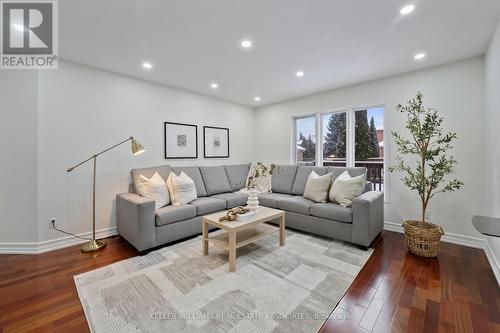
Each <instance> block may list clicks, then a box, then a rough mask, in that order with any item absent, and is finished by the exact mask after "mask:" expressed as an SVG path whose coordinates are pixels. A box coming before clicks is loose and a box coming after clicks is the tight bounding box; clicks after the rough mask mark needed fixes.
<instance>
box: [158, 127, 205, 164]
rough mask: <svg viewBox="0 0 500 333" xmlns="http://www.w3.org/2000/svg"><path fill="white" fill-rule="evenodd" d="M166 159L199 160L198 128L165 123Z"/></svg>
mask: <svg viewBox="0 0 500 333" xmlns="http://www.w3.org/2000/svg"><path fill="white" fill-rule="evenodd" d="M164 140H165V142H164V145H165V158H166V159H180V158H198V126H196V125H190V124H180V123H172V122H165V123H164Z"/></svg>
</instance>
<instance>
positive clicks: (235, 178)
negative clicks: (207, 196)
mask: <svg viewBox="0 0 500 333" xmlns="http://www.w3.org/2000/svg"><path fill="white" fill-rule="evenodd" d="M224 169H225V170H226V175H227V179H228V180H229V185H231V191H232V192H236V191H239V190H241V189H242V188H243V187H245V185H246V184H245V183H246V181H247V177H248V171H250V164H235V165H224Z"/></svg>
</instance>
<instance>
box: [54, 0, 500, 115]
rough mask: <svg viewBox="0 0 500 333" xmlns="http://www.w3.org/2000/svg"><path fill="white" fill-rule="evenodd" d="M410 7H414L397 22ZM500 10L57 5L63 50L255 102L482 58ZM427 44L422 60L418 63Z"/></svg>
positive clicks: (433, 4) (387, 0)
mask: <svg viewBox="0 0 500 333" xmlns="http://www.w3.org/2000/svg"><path fill="white" fill-rule="evenodd" d="M407 3H413V4H415V5H416V9H415V11H414V12H413V13H412V14H410V15H408V16H405V17H402V16H401V15H400V14H399V10H400V8H401V7H402V6H403V5H405V4H407ZM499 17H500V1H498V0H428V1H419V0H408V2H406V1H400V0H197V1H196V0H175V1H174V0H155V1H153V0H150V1H144V0H128V1H125V0H84V1H83V0H61V1H59V34H60V42H59V50H60V56H61V58H63V59H66V60H70V61H74V62H78V63H82V64H86V65H90V66H94V67H98V68H103V69H106V70H110V71H113V72H117V73H122V74H126V75H130V76H134V77H138V78H142V79H145V80H148V81H153V82H158V83H163V84H166V85H169V86H174V87H178V88H182V89H186V90H189V91H193V92H197V93H201V94H205V95H210V96H215V97H218V98H222V99H225V100H229V101H234V102H237V103H240V104H244V105H250V106H257V105H266V104H271V103H274V102H278V101H282V100H286V99H290V98H295V97H299V96H304V95H309V94H312V93H317V92H320V91H325V90H328V89H333V88H338V87H341V86H345V85H349V84H353V83H358V82H362V81H367V80H371V79H375V78H380V77H385V76H389V75H393V74H397V73H402V72H407V71H412V70H416V69H420V68H424V67H429V66H433V65H436V64H440V63H445V62H450V61H453V60H458V59H463V58H467V57H472V56H476V55H481V54H483V53H484V52H485V50H486V48H487V46H488V43H489V40H490V37H491V35H492V33H493V30H494V28H495V26H496V22H497V21H498V18H499ZM243 38H248V39H251V40H252V41H253V44H254V45H253V47H252V49H250V50H242V49H241V48H240V45H239V43H240V41H241V40H242V39H243ZM420 51H424V52H426V53H427V58H426V59H425V60H424V61H421V62H416V61H415V60H413V55H414V54H415V53H417V52H420ZM143 61H150V62H151V63H152V64H153V66H154V67H153V69H152V70H150V71H146V70H144V69H143V68H142V66H141V64H142V62H143ZM297 70H303V71H304V72H305V76H304V77H302V78H297V77H295V72H296V71H297ZM211 82H217V83H218V84H219V89H217V90H216V91H214V90H212V89H211V88H210V83H211ZM254 96H260V97H261V98H262V100H261V102H260V103H257V102H254V100H253V98H254Z"/></svg>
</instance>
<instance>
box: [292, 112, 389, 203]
mask: <svg viewBox="0 0 500 333" xmlns="http://www.w3.org/2000/svg"><path fill="white" fill-rule="evenodd" d="M380 107H381V108H384V119H383V123H384V202H385V203H389V177H388V175H389V172H388V167H387V166H388V157H389V156H390V140H388V138H389V137H388V135H387V134H390V131H389V122H388V117H387V116H386V104H385V103H369V104H364V105H356V106H347V107H342V108H336V109H332V110H325V111H321V112H314V113H307V114H302V115H298V116H292V119H291V121H292V126H291V128H292V135H291V137H292V158H291V163H292V164H297V124H296V121H297V119H302V118H311V117H315V137H316V159H315V163H316V165H317V166H320V165H323V145H322V144H321V143H322V141H323V135H324V133H323V115H325V114H332V113H340V112H345V113H346V133H347V138H346V166H347V167H353V166H354V165H355V163H356V161H355V156H354V155H355V150H354V149H355V142H354V141H355V133H354V127H355V117H354V115H355V112H356V111H360V110H366V109H373V108H380Z"/></svg>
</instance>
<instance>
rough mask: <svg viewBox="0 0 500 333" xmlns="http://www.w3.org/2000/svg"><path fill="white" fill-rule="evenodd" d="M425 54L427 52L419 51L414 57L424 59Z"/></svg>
mask: <svg viewBox="0 0 500 333" xmlns="http://www.w3.org/2000/svg"><path fill="white" fill-rule="evenodd" d="M425 56H426V54H425V53H423V52H421V53H417V54H415V55H414V56H413V58H414V59H415V60H422V59H424V58H425Z"/></svg>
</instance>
